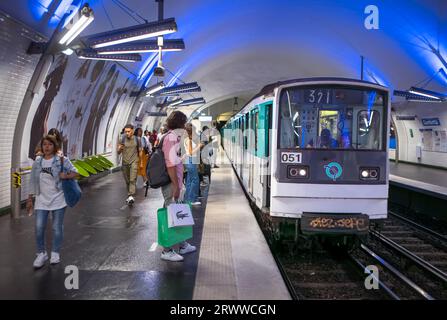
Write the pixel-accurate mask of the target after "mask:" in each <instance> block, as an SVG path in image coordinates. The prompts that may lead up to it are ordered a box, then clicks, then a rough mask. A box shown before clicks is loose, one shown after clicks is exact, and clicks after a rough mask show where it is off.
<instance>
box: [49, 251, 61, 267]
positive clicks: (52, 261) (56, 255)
mask: <svg viewBox="0 0 447 320" xmlns="http://www.w3.org/2000/svg"><path fill="white" fill-rule="evenodd" d="M59 262H61V257H60V255H59V253H57V252H51V259H50V264H57V263H59Z"/></svg>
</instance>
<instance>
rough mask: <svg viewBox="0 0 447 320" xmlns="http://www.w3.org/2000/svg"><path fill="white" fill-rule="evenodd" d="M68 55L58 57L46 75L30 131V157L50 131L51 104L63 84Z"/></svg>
mask: <svg viewBox="0 0 447 320" xmlns="http://www.w3.org/2000/svg"><path fill="white" fill-rule="evenodd" d="M67 63H68V57H67V56H66V55H60V56H58V58H57V59H56V61H55V63H54V65H55V66H56V67H55V68H54V69H53V70H52V71H51V72H50V73H49V74H48V75H47V77H46V79H45V82H44V83H43V86H44V88H45V94H44V96H43V98H42V100H41V101H40V103H39V106H38V107H37V111H36V113H35V115H34V118H33V123H32V125H31V132H30V144H29V149H28V157H29V158H31V159H34V157H35V153H36V147H37V146H38V144H39V142H40V139H41V138H42V136H43V135H44V134H45V133H47V132H48V129H49V127H48V125H47V124H48V117H49V116H50V111H51V106H52V104H53V101H54V99H55V98H56V96H57V95H58V93H59V91H60V88H61V86H62V80H63V78H64V73H65V69H66V68H67Z"/></svg>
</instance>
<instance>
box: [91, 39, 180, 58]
mask: <svg viewBox="0 0 447 320" xmlns="http://www.w3.org/2000/svg"><path fill="white" fill-rule="evenodd" d="M162 39H163V38H162ZM162 47H163V51H165V52H173V51H181V50H184V49H185V43H184V42H183V39H171V40H164V45H162ZM158 50H159V45H158V41H156V40H146V41H136V42H132V43H124V44H117V45H114V46H110V47H105V48H98V50H97V51H98V54H116V53H142V52H158Z"/></svg>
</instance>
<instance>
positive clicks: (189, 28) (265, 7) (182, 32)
mask: <svg viewBox="0 0 447 320" xmlns="http://www.w3.org/2000/svg"><path fill="white" fill-rule="evenodd" d="M55 1H56V2H57V3H59V5H62V4H64V3H71V1H67V0H54V1H52V0H28V1H25V0H20V1H14V2H12V1H8V2H2V4H0V8H1V9H3V10H5V11H6V12H9V13H11V14H13V13H14V14H16V15H17V18H18V19H20V20H22V21H24V22H25V23H27V24H29V25H31V26H32V27H34V28H35V29H38V30H39V31H41V32H42V33H46V34H47V35H50V34H51V31H52V28H53V29H54V26H55V25H56V22H57V21H56V22H55V21H53V20H57V19H55V17H53V18H52V19H50V20H48V19H47V20H45V21H43V18H42V15H41V16H40V18H39V13H36V12H37V11H39V8H40V9H41V7H44V6H47V7H50V6H52V5H53V7H54V6H55V4H54V3H55ZM74 2H76V1H74ZM77 2H80V1H77ZM86 2H89V3H90V5H91V7H92V8H93V10H94V12H95V20H94V22H93V23H92V24H91V25H90V26H89V27H88V29H86V30H85V31H84V33H83V34H85V35H88V34H93V33H97V32H102V31H107V30H111V29H112V26H111V24H113V27H114V28H120V27H125V26H130V25H134V24H136V21H134V20H133V18H131V17H130V16H129V15H126V14H125V13H124V12H123V11H122V10H120V9H119V8H118V7H117V5H116V4H115V1H113V0H107V1H106V0H92V1H86ZM124 2H125V4H126V5H127V6H128V7H129V8H131V9H133V10H134V11H136V12H138V13H139V14H140V15H142V16H143V17H144V18H146V19H147V20H149V21H154V20H156V19H157V4H156V2H155V1H153V0H150V1H147V0H126V1H124ZM373 2H374V3H373V4H375V5H376V6H377V7H378V9H379V16H378V17H379V20H378V21H379V29H378V30H367V29H366V28H365V25H364V23H365V19H367V17H368V14H365V8H366V7H367V6H368V5H370V4H372V1H370V0H368V1H365V0H338V1H333V0H316V1H304V0H300V1H299V0H296V1H290V0H287V1H286V0H275V1H273V0H243V1H242V0H238V1H220V0H190V1H174V0H165V2H164V17H165V18H168V17H175V19H176V21H177V25H178V30H179V31H178V32H176V33H174V34H172V35H169V36H167V38H183V39H184V41H185V45H186V49H185V50H184V51H182V52H175V53H165V54H164V58H163V63H164V66H165V67H166V68H167V69H168V70H169V71H170V72H172V73H173V74H175V78H178V80H177V81H185V82H189V81H197V82H198V83H199V84H200V86H201V88H202V92H201V93H193V94H191V95H187V96H186V98H192V97H199V96H203V97H204V98H205V99H206V101H207V106H211V105H213V104H215V103H217V102H220V101H223V100H226V99H230V98H231V97H232V96H241V97H243V98H244V99H248V97H249V96H250V95H253V94H255V93H256V92H258V91H259V90H260V89H261V88H262V87H263V86H264V85H266V84H268V83H272V82H276V81H278V80H285V79H290V78H301V77H315V76H336V77H353V78H359V77H360V56H362V55H363V56H364V57H365V65H364V66H365V72H364V76H365V79H366V80H369V81H373V82H378V83H380V84H383V85H386V86H390V87H391V88H392V89H394V88H396V89H407V88H409V87H410V86H412V85H415V84H417V83H418V82H420V81H422V80H424V79H426V78H427V77H430V76H432V75H433V74H434V73H436V72H437V71H438V70H439V69H440V68H441V67H443V68H444V69H445V70H446V71H447V63H446V62H445V60H444V59H447V54H446V49H447V48H446V46H447V43H446V40H445V39H447V1H443V0H429V1H427V0H413V1H408V0H394V1H385V0H380V1H373ZM106 12H107V15H108V16H109V18H110V19H109V18H108V17H107V15H106ZM51 21H52V22H51ZM152 57H153V55H151V54H145V55H143V60H142V61H141V62H139V63H124V65H125V66H126V67H127V68H129V69H130V70H131V71H132V72H133V73H134V74H135V75H136V76H137V77H140V78H141V79H140V80H141V82H143V81H144V80H145V79H147V78H146V77H147V76H148V71H149V70H150V68H148V67H147V66H148V64H149V62H150V61H151V60H153V59H152ZM145 71H146V72H145ZM171 77H172V75H171V74H170V73H169V72H168V73H167V75H166V79H165V82H166V83H167V82H174V81H175V80H176V79H171ZM155 82H156V79H151V80H150V84H152V83H155ZM446 84H447V78H446V77H445V76H444V75H443V74H441V73H440V74H438V75H436V76H435V77H434V79H433V80H432V81H431V82H430V84H429V86H428V87H427V88H428V89H431V90H437V91H443V92H445V91H447V90H446ZM195 108H197V106H191V107H184V108H183V109H184V110H187V111H188V112H191V111H192V110H194V109H195ZM188 112H187V113H188Z"/></svg>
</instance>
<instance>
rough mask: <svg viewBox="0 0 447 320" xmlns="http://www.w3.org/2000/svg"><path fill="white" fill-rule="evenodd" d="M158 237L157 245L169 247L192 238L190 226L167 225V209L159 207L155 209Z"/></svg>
mask: <svg viewBox="0 0 447 320" xmlns="http://www.w3.org/2000/svg"><path fill="white" fill-rule="evenodd" d="M157 222H158V223H157V224H158V239H157V242H158V244H159V245H161V246H163V247H166V248H169V247H171V246H173V245H175V244H177V243H180V242H183V241H186V240H188V239H191V238H192V226H184V227H175V228H169V227H168V209H167V208H160V209H158V211H157Z"/></svg>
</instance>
